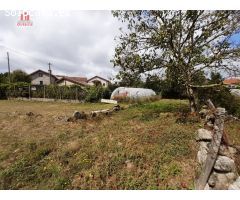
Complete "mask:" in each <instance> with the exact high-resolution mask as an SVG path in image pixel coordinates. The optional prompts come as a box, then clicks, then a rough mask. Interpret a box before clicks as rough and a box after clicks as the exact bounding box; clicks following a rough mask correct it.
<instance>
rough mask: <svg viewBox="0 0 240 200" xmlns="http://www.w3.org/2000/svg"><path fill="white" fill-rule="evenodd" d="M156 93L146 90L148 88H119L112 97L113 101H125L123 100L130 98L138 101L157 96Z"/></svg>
mask: <svg viewBox="0 0 240 200" xmlns="http://www.w3.org/2000/svg"><path fill="white" fill-rule="evenodd" d="M155 95H156V93H155V92H154V91H153V90H152V89H146V88H130V87H118V88H116V89H115V90H114V91H113V93H112V95H111V99H113V100H116V99H123V98H130V99H136V98H142V97H143V98H144V97H151V96H155Z"/></svg>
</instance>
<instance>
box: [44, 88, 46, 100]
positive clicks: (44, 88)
mask: <svg viewBox="0 0 240 200" xmlns="http://www.w3.org/2000/svg"><path fill="white" fill-rule="evenodd" d="M43 98H44V99H45V98H46V91H45V85H44V86H43Z"/></svg>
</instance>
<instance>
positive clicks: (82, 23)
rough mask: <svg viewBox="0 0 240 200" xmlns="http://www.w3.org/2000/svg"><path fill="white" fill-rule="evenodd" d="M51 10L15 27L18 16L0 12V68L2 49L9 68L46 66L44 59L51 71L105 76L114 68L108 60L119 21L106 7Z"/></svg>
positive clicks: (3, 66)
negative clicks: (28, 24) (60, 12)
mask: <svg viewBox="0 0 240 200" xmlns="http://www.w3.org/2000/svg"><path fill="white" fill-rule="evenodd" d="M33 13H34V12H33ZM51 13H52V12H49V13H45V14H44V13H43V12H40V14H41V15H39V16H36V15H35V16H32V17H31V19H32V21H33V26H32V27H18V26H17V25H16V24H17V21H18V18H19V17H18V16H15V17H12V16H5V11H1V12H0V23H1V30H0V31H1V34H0V35H1V36H0V72H5V71H6V69H7V60H6V51H9V53H10V62H11V66H12V69H13V70H14V69H16V68H21V69H23V70H25V71H27V72H28V73H30V72H32V71H33V70H36V69H39V68H41V69H43V70H47V67H48V65H47V63H48V62H51V63H53V65H52V68H53V73H55V74H66V75H76V76H80V75H82V76H84V75H85V76H89V77H90V76H93V75H101V76H105V77H108V76H110V75H111V74H114V73H115V72H116V69H114V68H113V65H112V63H110V60H111V59H112V57H113V54H114V47H115V42H114V37H115V36H116V35H117V34H118V33H119V31H118V28H119V27H120V24H119V22H118V21H117V19H116V18H113V16H112V14H111V12H110V11H69V12H67V15H64V16H49V14H51ZM35 14H36V12H35Z"/></svg>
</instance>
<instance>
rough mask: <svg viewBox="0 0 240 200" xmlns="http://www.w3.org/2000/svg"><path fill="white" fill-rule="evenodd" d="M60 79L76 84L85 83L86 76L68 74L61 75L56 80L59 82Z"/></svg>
mask: <svg viewBox="0 0 240 200" xmlns="http://www.w3.org/2000/svg"><path fill="white" fill-rule="evenodd" d="M62 80H66V81H69V82H72V83H75V84H78V85H87V78H86V77H69V76H63V77H62V78H60V79H59V80H58V81H57V82H60V81H62Z"/></svg>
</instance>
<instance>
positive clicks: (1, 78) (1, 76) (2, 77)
mask: <svg viewBox="0 0 240 200" xmlns="http://www.w3.org/2000/svg"><path fill="white" fill-rule="evenodd" d="M0 83H8V73H7V72H5V73H0Z"/></svg>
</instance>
